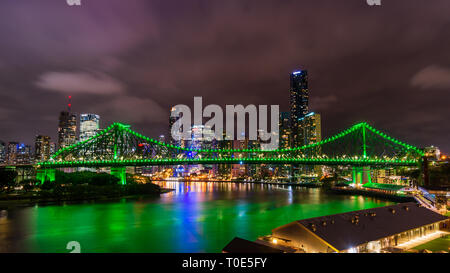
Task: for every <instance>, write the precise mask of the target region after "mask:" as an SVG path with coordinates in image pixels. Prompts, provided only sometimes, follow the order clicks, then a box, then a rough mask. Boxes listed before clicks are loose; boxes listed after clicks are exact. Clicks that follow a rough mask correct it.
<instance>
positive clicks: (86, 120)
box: [80, 114, 100, 141]
mask: <svg viewBox="0 0 450 273" xmlns="http://www.w3.org/2000/svg"><path fill="white" fill-rule="evenodd" d="M99 129H100V116H99V115H96V114H80V141H84V140H86V139H88V138H90V137H92V136H95V135H96V134H97V133H98V131H99Z"/></svg>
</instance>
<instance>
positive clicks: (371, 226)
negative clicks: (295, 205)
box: [265, 202, 450, 253]
mask: <svg viewBox="0 0 450 273" xmlns="http://www.w3.org/2000/svg"><path fill="white" fill-rule="evenodd" d="M449 227H450V220H449V218H448V217H446V216H443V215H441V214H439V213H437V212H434V211H432V210H429V209H427V208H425V207H423V206H421V205H419V204H416V203H414V202H411V203H400V204H397V205H391V206H386V207H379V208H372V209H366V210H359V211H352V212H346V213H340V214H334V215H328V216H321V217H316V218H309V219H304V220H299V221H294V222H292V223H289V224H286V225H284V226H281V227H278V228H275V229H274V230H272V235H271V236H269V237H266V238H265V239H267V240H269V241H270V242H272V244H274V245H283V246H287V247H291V248H293V249H297V251H298V252H308V253H318V252H321V253H329V252H344V253H361V252H362V253H379V252H393V251H394V252H395V251H402V250H404V249H408V248H409V247H410V246H412V245H414V243H415V242H417V240H424V239H425V240H426V239H427V238H433V237H434V236H439V234H445V233H446V232H448V231H449Z"/></svg>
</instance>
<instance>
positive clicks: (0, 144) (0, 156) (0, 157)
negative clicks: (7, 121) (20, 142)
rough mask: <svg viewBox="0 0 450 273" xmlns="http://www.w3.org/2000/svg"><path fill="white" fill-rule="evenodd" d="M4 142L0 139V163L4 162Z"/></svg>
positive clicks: (5, 149) (5, 148)
mask: <svg viewBox="0 0 450 273" xmlns="http://www.w3.org/2000/svg"><path fill="white" fill-rule="evenodd" d="M6 151H7V147H6V143H5V142H3V141H1V140H0V164H3V163H5V162H6Z"/></svg>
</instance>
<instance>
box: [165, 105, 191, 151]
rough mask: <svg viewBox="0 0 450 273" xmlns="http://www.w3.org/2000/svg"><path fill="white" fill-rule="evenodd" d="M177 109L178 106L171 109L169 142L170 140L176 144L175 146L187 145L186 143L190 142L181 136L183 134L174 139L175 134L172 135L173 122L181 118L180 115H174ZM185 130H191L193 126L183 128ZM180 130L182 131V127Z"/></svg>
mask: <svg viewBox="0 0 450 273" xmlns="http://www.w3.org/2000/svg"><path fill="white" fill-rule="evenodd" d="M175 111H176V108H175V107H172V108H171V109H170V116H169V134H168V136H169V137H168V140H169V142H170V144H172V145H175V146H180V147H183V148H184V147H185V146H187V145H186V144H187V143H186V142H188V141H184V140H183V139H182V138H181V136H180V137H178V138H177V139H174V138H173V136H172V126H173V124H174V123H175V122H176V121H177V120H178V119H179V118H180V117H179V116H175V117H172V113H174V112H175ZM183 129H184V130H186V129H187V130H190V129H191V128H183ZM180 131H181V129H180Z"/></svg>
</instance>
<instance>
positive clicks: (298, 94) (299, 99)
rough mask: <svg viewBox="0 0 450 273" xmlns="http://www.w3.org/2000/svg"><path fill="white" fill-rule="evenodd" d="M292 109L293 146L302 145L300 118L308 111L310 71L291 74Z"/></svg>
mask: <svg viewBox="0 0 450 273" xmlns="http://www.w3.org/2000/svg"><path fill="white" fill-rule="evenodd" d="M290 81H291V89H290V108H291V109H290V110H291V132H292V147H298V146H301V145H302V142H303V141H302V139H301V135H300V128H299V120H300V119H301V118H303V117H304V116H305V115H306V114H307V113H308V72H307V71H306V70H300V71H295V72H293V73H292V74H291V77H290Z"/></svg>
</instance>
